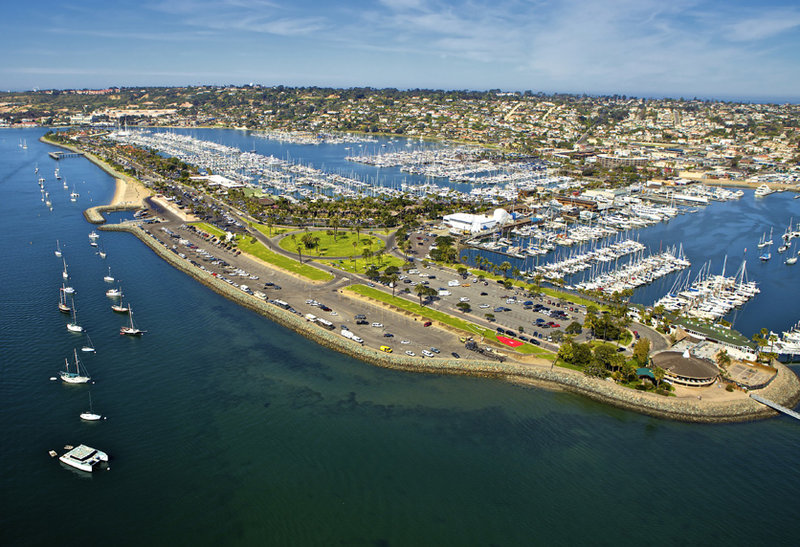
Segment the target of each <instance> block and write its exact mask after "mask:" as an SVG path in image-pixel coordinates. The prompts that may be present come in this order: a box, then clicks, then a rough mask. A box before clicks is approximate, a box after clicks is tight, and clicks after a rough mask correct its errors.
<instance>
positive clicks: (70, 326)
mask: <svg viewBox="0 0 800 547" xmlns="http://www.w3.org/2000/svg"><path fill="white" fill-rule="evenodd" d="M71 303H72V322H70V323H67V330H68V331H70V332H83V327H82V326H80V325H79V324H78V312H77V310H75V301H74V300H71Z"/></svg>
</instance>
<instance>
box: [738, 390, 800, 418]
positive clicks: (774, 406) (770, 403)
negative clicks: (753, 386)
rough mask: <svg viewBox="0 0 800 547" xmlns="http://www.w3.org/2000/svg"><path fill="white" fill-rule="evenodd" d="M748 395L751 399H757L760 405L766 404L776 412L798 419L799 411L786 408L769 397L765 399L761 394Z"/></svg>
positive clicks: (799, 416)
mask: <svg viewBox="0 0 800 547" xmlns="http://www.w3.org/2000/svg"><path fill="white" fill-rule="evenodd" d="M750 397H751V398H752V399H755V400H756V401H758V402H759V403H761V404H762V405H766V406H768V407H770V408H772V409H773V410H777V411H778V412H783V413H784V414H786V415H787V416H791V417H792V418H795V419H797V420H800V413H797V412H795V411H794V410H792V409H790V408H786V407H785V406H783V405H779V404H778V403H775V402H773V401H770V400H769V399H765V398H764V397H762V396H761V395H756V394H755V393H751V394H750Z"/></svg>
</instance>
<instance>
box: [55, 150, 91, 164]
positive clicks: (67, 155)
mask: <svg viewBox="0 0 800 547" xmlns="http://www.w3.org/2000/svg"><path fill="white" fill-rule="evenodd" d="M48 155H49V156H50V157H51V158H53V159H54V160H56V161H58V160H60V159H62V158H80V157H81V156H83V152H61V151H60V150H59V151H56V152H48Z"/></svg>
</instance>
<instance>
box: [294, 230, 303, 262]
mask: <svg viewBox="0 0 800 547" xmlns="http://www.w3.org/2000/svg"><path fill="white" fill-rule="evenodd" d="M292 237H294V234H292ZM294 245H295V247H296V248H297V258H298V260H300V264H302V263H303V243H302V242H300V241H295V244H294Z"/></svg>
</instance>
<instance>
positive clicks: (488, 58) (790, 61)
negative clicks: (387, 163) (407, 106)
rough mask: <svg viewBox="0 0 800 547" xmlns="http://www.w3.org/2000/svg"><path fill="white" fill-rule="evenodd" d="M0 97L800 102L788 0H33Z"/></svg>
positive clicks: (17, 11) (0, 24) (797, 25)
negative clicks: (189, 94) (80, 91)
mask: <svg viewBox="0 0 800 547" xmlns="http://www.w3.org/2000/svg"><path fill="white" fill-rule="evenodd" d="M0 14H2V16H0V48H2V49H1V50H2V51H3V52H4V55H3V60H2V62H1V63H0V88H3V89H31V88H34V87H38V88H73V87H89V88H99V87H106V86H112V85H119V86H136V85H184V84H226V83H234V84H242V83H249V82H254V83H260V84H265V85H278V84H284V85H290V86H303V85H318V86H333V87H350V86H372V87H397V88H401V89H407V88H418V87H419V88H437V89H493V88H499V89H503V90H520V91H521V90H526V89H530V90H533V91H534V92H537V91H544V92H546V93H553V92H567V93H589V94H604V93H619V94H628V95H637V96H642V95H647V96H661V95H664V96H674V97H680V96H683V97H694V96H698V97H717V98H732V97H741V98H753V99H758V98H761V97H770V98H773V97H787V98H796V97H798V96H800V91H798V90H800V3H798V2H797V1H785V0H783V1H781V0H761V1H760V2H754V1H741V0H729V1H726V0H716V1H692V0H565V1H544V0H541V1H540V0H427V1H425V0H374V1H357V0H329V1H321V0H318V1H314V0H293V1H291V2H287V1H283V0H252V1H250V0H216V1H212V0H140V1H130V2H129V1H115V0H106V1H103V2H100V1H97V0H81V1H74V0H59V1H58V2H56V1H55V0H39V1H35V2H30V1H29V2H4V5H3V7H2V11H0Z"/></svg>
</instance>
